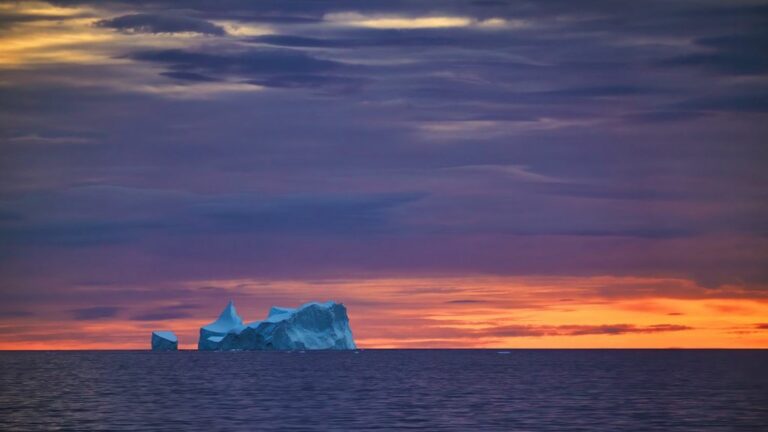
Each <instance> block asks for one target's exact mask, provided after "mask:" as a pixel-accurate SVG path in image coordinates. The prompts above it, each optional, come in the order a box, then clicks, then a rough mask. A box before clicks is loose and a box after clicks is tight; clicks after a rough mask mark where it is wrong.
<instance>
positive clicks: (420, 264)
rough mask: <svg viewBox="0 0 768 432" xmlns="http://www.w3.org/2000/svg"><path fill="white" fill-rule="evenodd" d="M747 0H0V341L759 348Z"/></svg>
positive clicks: (765, 215) (763, 240)
mask: <svg viewBox="0 0 768 432" xmlns="http://www.w3.org/2000/svg"><path fill="white" fill-rule="evenodd" d="M766 29H768V2H765V1H745V0H734V1H728V2H722V1H708V0H686V1H682V0H664V1H654V0H649V1H643V2H634V1H633V2H629V1H597V0H587V1H580V2H573V1H567V0H555V1H547V2H538V1H533V0H529V1H527V0H524V1H495V0H477V1H453V0H446V1H440V2H427V1H398V0H370V1H364V2H361V1H333V2H323V1H307V0H299V1H291V2H286V1H277V0H275V1H269V0H264V1H246V0H225V1H218V2H210V1H188V2H183V3H179V2H173V1H163V0H156V1H109V2H101V1H98V2H97V1H92V2H88V1H53V2H50V3H45V2H36V1H35V2H10V1H3V2H0V149H1V150H0V349H124V348H125V349H137V348H138V349H144V348H148V347H149V341H150V332H151V331H152V330H173V331H175V332H176V333H177V334H178V335H179V338H180V344H181V347H182V348H194V347H195V346H196V342H197V334H198V328H199V327H200V326H201V325H204V324H206V323H208V322H210V321H212V320H213V319H215V317H216V316H217V315H218V313H219V312H220V310H221V309H222V308H223V307H224V306H225V304H226V303H227V301H228V300H230V299H232V300H234V301H235V304H236V306H237V308H238V311H239V312H240V314H241V315H242V316H243V317H244V318H245V319H246V321H256V320H259V319H263V318H264V317H265V316H266V313H267V310H268V308H269V307H270V306H272V305H280V306H287V307H291V306H296V305H299V304H302V303H304V302H308V301H313V300H318V301H326V300H336V301H340V302H343V303H344V304H345V305H346V306H347V308H348V310H349V316H350V320H351V324H352V330H353V333H354V335H355V339H356V341H357V343H358V345H359V346H361V347H364V348H439V347H453V348H491V347H510V348H515V347H521V348H525V347H530V348H561V347H562V348H578V347H594V348H600V347H611V348H621V347H644V348H653V347H659V348H669V347H729V348H749V347H762V348H766V347H768V187H767V186H768V169H766V168H768V149H767V147H766V135H767V132H768V57H767V56H766V55H765V50H766V46H768V31H766Z"/></svg>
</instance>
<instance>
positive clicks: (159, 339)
mask: <svg viewBox="0 0 768 432" xmlns="http://www.w3.org/2000/svg"><path fill="white" fill-rule="evenodd" d="M178 349H179V338H177V337H176V334H175V333H174V332H172V331H153V332H152V351H178Z"/></svg>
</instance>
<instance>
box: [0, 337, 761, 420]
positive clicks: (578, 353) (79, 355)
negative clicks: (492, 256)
mask: <svg viewBox="0 0 768 432" xmlns="http://www.w3.org/2000/svg"><path fill="white" fill-rule="evenodd" d="M41 429H42V430H50V429H64V430H110V431H112V430H185V431H192V430H201V431H208V430H233V431H239V430H243V431H252V430H254V431H256V430H322V431H325V430H374V429H380V430H400V429H424V430H456V431H490V430H500V431H501V430H504V431H516V430H519V431H564V430H568V431H576V430H585V431H586V430H590V431H591V430H598V431H737V430H738V431H768V351H766V350H763V351H719V350H715V351H711V350H702V351H688V350H685V351H683V350H668V351H665V350H659V351H656V350H512V351H510V352H509V354H499V353H498V352H497V351H496V350H366V351H362V352H360V353H359V354H355V353H353V352H307V353H303V354H302V353H281V352H231V353H216V352H196V351H182V352H171V353H153V352H148V351H80V352H0V430H4V431H6V430H41Z"/></svg>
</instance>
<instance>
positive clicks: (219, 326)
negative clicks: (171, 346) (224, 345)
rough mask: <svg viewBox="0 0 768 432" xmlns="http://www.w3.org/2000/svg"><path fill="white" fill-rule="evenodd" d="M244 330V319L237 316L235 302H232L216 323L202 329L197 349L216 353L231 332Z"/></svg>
mask: <svg viewBox="0 0 768 432" xmlns="http://www.w3.org/2000/svg"><path fill="white" fill-rule="evenodd" d="M243 328H244V327H243V319H242V318H240V315H238V314H237V310H236V309H235V304H234V302H232V300H230V301H229V303H228V304H227V306H226V307H225V308H224V310H223V311H221V314H219V317H218V318H217V319H216V321H214V322H212V323H210V324H208V325H205V326H203V327H200V339H199V340H198V342H197V349H199V350H203V351H215V350H217V349H218V348H219V345H220V344H221V341H222V339H223V338H224V336H226V335H227V334H229V333H230V332H239V331H240V330H242V329H243Z"/></svg>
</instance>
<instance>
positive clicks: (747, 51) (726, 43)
mask: <svg viewBox="0 0 768 432" xmlns="http://www.w3.org/2000/svg"><path fill="white" fill-rule="evenodd" d="M767 43H768V32H766V31H765V30H764V28H763V29H761V30H760V31H757V32H749V31H748V30H747V31H745V32H742V33H735V34H730V35H725V36H711V37H703V38H699V39H697V40H696V44H698V45H699V46H700V47H701V51H700V52H695V53H691V54H684V55H680V56H677V57H672V58H668V59H664V60H662V61H660V62H659V64H660V65H663V66H686V67H701V68H704V69H708V70H712V71H716V72H719V73H722V74H729V75H760V74H764V73H766V72H768V60H766V58H765V56H764V55H761V54H762V47H764V46H766V44H767Z"/></svg>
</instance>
